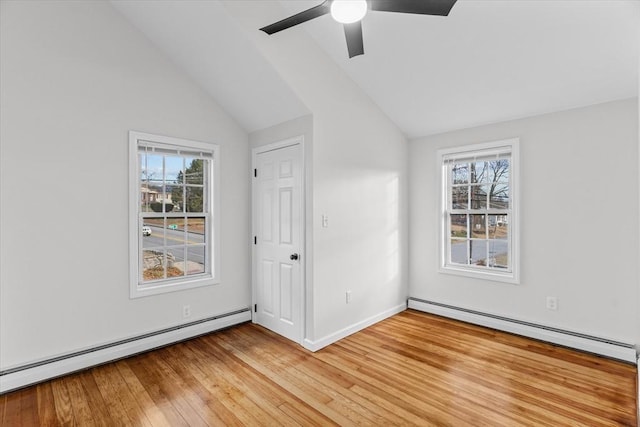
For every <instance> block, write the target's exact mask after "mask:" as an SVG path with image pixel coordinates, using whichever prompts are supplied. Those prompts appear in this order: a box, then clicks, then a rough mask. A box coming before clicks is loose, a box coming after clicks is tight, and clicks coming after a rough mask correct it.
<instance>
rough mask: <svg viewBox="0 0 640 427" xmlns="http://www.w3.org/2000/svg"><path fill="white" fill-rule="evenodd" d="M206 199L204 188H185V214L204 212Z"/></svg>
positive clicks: (188, 186)
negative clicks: (204, 197)
mask: <svg viewBox="0 0 640 427" xmlns="http://www.w3.org/2000/svg"><path fill="white" fill-rule="evenodd" d="M203 208H204V199H203V191H202V187H193V186H190V185H187V186H186V187H185V202H184V211H185V212H204V211H203Z"/></svg>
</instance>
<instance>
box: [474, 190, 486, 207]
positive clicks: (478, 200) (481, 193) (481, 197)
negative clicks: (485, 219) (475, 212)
mask: <svg viewBox="0 0 640 427" xmlns="http://www.w3.org/2000/svg"><path fill="white" fill-rule="evenodd" d="M487 191H488V187H487V186H486V185H472V186H471V209H486V208H487Z"/></svg>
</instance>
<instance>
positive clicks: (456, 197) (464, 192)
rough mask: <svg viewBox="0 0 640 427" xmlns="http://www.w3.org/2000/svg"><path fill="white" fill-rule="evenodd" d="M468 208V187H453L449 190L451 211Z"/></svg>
mask: <svg viewBox="0 0 640 427" xmlns="http://www.w3.org/2000/svg"><path fill="white" fill-rule="evenodd" d="M468 206H469V187H467V186H466V185H465V186H463V187H453V188H452V189H451V207H452V208H453V209H467V207H468Z"/></svg>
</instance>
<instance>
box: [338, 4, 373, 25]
mask: <svg viewBox="0 0 640 427" xmlns="http://www.w3.org/2000/svg"><path fill="white" fill-rule="evenodd" d="M367 9H368V6H367V1H366V0H333V1H332V2H331V16H332V17H333V19H335V20H336V21H338V22H340V23H341V24H352V23H354V22H358V21H360V20H361V19H362V18H364V16H365V15H366V14H367Z"/></svg>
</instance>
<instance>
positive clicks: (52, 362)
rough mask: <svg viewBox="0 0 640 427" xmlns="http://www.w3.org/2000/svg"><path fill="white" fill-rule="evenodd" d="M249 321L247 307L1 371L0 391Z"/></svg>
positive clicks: (249, 313) (14, 388) (249, 314)
mask: <svg viewBox="0 0 640 427" xmlns="http://www.w3.org/2000/svg"><path fill="white" fill-rule="evenodd" d="M250 320H251V311H250V310H249V309H248V308H247V309H243V310H238V311H235V312H232V313H228V314H223V315H219V316H214V317H210V318H207V319H203V320H199V321H195V322H190V323H185V324H183V325H179V326H175V327H173V328H167V329H164V330H161V331H157V332H153V333H149V334H145V335H142V336H138V337H133V338H130V339H127V340H122V341H118V342H115V343H111V344H105V345H102V346H98V347H94V348H91V349H87V350H83V351H79V352H75V353H71V354H68V355H65V356H60V357H56V358H52V359H48V360H44V361H41V362H38V363H31V364H28V365H24V366H21V367H15V368H12V369H7V370H5V371H2V372H0V394H1V393H6V392H9V391H12V390H16V389H18V388H22V387H26V386H28V385H32V384H35V383H39V382H42V381H46V380H49V379H52V378H56V377H59V376H62V375H66V374H69V373H72V372H76V371H80V370H83V369H87V368H90V367H92V366H96V365H100V364H103V363H107V362H111V361H114V360H118V359H122V358H125V357H128V356H132V355H134V354H138V353H142V352H145V351H149V350H152V349H154V348H158V347H163V346H166V345H169V344H173V343H176V342H179V341H184V340H186V339H189V338H193V337H197V336H199V335H204V334H207V333H209V332H213V331H216V330H218V329H222V328H227V327H229V326H233V325H237V324H239V323H244V322H247V321H250Z"/></svg>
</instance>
